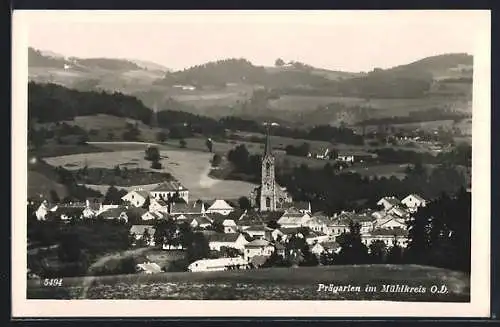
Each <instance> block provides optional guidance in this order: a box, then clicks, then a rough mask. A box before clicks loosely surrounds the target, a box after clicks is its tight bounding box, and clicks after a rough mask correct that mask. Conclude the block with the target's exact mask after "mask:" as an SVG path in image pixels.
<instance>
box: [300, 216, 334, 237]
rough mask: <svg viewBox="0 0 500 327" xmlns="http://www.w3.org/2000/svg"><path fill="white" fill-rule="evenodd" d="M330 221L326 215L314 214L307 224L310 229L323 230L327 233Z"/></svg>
mask: <svg viewBox="0 0 500 327" xmlns="http://www.w3.org/2000/svg"><path fill="white" fill-rule="evenodd" d="M329 222H330V221H329V220H328V218H327V217H326V216H322V215H314V216H312V217H311V219H310V220H309V221H308V222H306V224H305V226H306V227H309V229H311V230H313V231H315V232H322V233H325V234H329V229H328V223H329Z"/></svg>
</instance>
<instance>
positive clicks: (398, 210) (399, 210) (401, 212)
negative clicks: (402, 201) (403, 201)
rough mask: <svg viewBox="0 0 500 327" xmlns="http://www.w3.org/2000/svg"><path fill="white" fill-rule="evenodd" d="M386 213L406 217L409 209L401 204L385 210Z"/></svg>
mask: <svg viewBox="0 0 500 327" xmlns="http://www.w3.org/2000/svg"><path fill="white" fill-rule="evenodd" d="M387 213H388V214H390V215H395V216H397V217H399V218H408V217H409V216H410V212H409V210H407V209H405V208H404V207H402V206H394V207H392V208H390V209H389V210H387Z"/></svg>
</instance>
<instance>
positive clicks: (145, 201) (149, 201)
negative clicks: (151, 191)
mask: <svg viewBox="0 0 500 327" xmlns="http://www.w3.org/2000/svg"><path fill="white" fill-rule="evenodd" d="M150 204H151V199H150V198H149V196H148V197H146V200H144V203H143V205H142V208H143V209H146V210H149V205H150Z"/></svg>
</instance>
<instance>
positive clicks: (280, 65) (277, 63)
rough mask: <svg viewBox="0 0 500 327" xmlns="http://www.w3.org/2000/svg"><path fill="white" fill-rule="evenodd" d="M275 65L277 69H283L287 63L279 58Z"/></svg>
mask: <svg viewBox="0 0 500 327" xmlns="http://www.w3.org/2000/svg"><path fill="white" fill-rule="evenodd" d="M274 65H275V66H276V67H282V66H284V65H285V61H284V60H283V59H281V58H278V59H276V61H275V62H274Z"/></svg>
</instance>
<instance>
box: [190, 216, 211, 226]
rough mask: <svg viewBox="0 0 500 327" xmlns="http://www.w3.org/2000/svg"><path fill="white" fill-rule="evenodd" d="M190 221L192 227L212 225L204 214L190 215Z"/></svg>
mask: <svg viewBox="0 0 500 327" xmlns="http://www.w3.org/2000/svg"><path fill="white" fill-rule="evenodd" d="M189 220H190V221H189ZM188 221H189V225H190V226H191V228H208V227H210V226H212V222H211V221H210V220H209V219H208V218H207V217H206V216H205V215H203V214H197V215H190V216H189V218H188Z"/></svg>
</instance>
